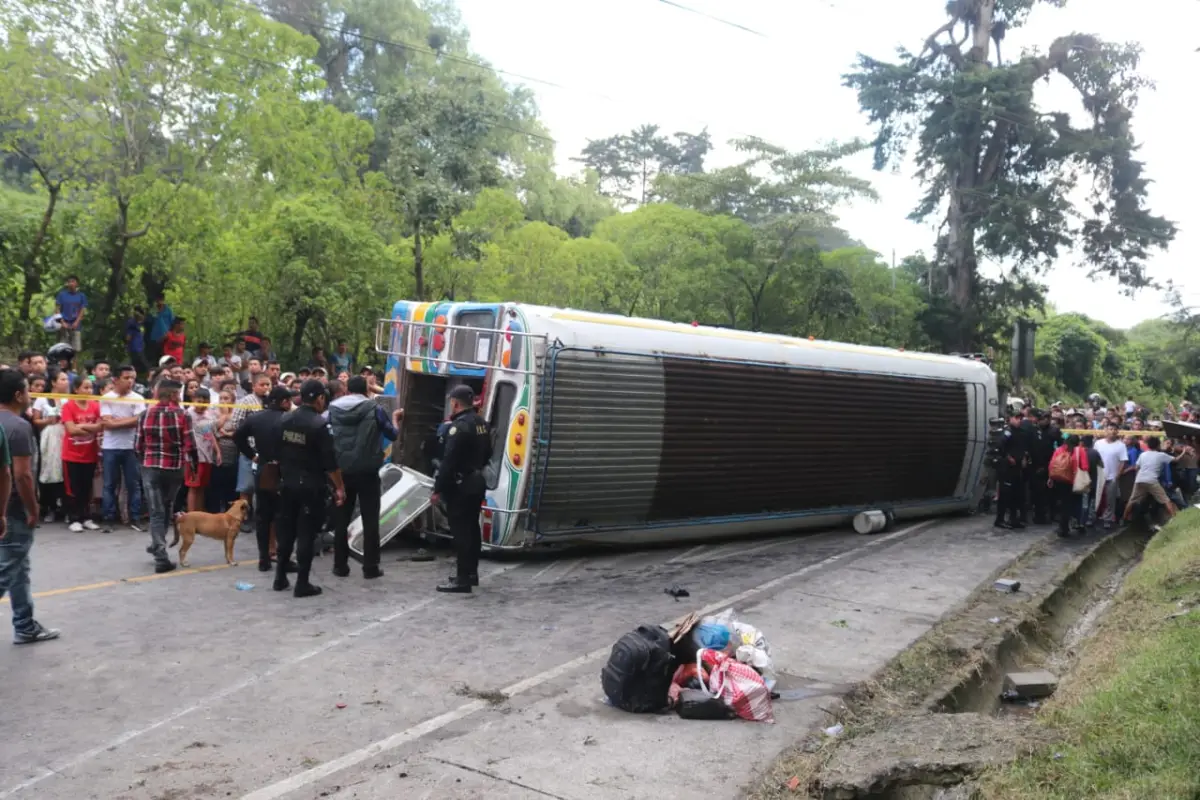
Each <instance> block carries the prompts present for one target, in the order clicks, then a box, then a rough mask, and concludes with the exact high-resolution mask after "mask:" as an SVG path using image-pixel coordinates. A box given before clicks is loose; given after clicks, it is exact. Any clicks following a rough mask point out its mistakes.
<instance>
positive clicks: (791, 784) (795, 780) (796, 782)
mask: <svg viewBox="0 0 1200 800" xmlns="http://www.w3.org/2000/svg"><path fill="white" fill-rule="evenodd" d="M784 785H785V786H787V788H788V791H789V792H794V791H796V790H797V789H799V788H800V776H799V775H793V776H792V777H791V778H789V779H788V782H787V783H785V784H784Z"/></svg>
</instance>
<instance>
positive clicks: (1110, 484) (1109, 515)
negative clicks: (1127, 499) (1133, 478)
mask: <svg viewBox="0 0 1200 800" xmlns="http://www.w3.org/2000/svg"><path fill="white" fill-rule="evenodd" d="M1120 498H1121V487H1120V485H1119V484H1118V482H1117V479H1116V478H1113V479H1111V480H1106V481H1105V482H1104V516H1103V521H1104V524H1105V525H1111V524H1112V523H1113V522H1115V521H1116V518H1117V501H1118V500H1120Z"/></svg>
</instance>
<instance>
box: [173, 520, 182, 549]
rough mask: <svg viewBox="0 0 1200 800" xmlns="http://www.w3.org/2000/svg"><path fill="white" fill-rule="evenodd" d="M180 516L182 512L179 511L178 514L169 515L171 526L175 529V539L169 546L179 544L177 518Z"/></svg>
mask: <svg viewBox="0 0 1200 800" xmlns="http://www.w3.org/2000/svg"><path fill="white" fill-rule="evenodd" d="M182 516H183V512H182V511H180V512H179V513H178V514H176V515H175V516H173V517H171V528H172V529H174V531H175V540H174V541H172V542H171V547H174V546H175V545H177V544H179V518H180V517H182Z"/></svg>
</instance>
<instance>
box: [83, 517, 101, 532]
mask: <svg viewBox="0 0 1200 800" xmlns="http://www.w3.org/2000/svg"><path fill="white" fill-rule="evenodd" d="M83 527H84V529H85V530H89V531H98V530H100V526H99V525H97V524H96V523H94V522H92V521H91V520H90V519H85V520H84V521H83Z"/></svg>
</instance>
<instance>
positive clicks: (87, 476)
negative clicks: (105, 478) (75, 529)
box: [63, 461, 96, 522]
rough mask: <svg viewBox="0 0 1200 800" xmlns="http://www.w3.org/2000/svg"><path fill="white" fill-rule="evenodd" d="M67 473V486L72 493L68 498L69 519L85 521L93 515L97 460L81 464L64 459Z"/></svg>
mask: <svg viewBox="0 0 1200 800" xmlns="http://www.w3.org/2000/svg"><path fill="white" fill-rule="evenodd" d="M63 469H64V470H65V471H66V473H67V482H66V486H67V488H68V490H69V492H70V494H69V495H68V496H67V498H66V506H67V521H68V522H83V521H84V520H85V519H91V516H92V481H93V480H95V478H96V462H94V461H93V462H92V463H90V464H79V463H76V462H74V461H64V462H63Z"/></svg>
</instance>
